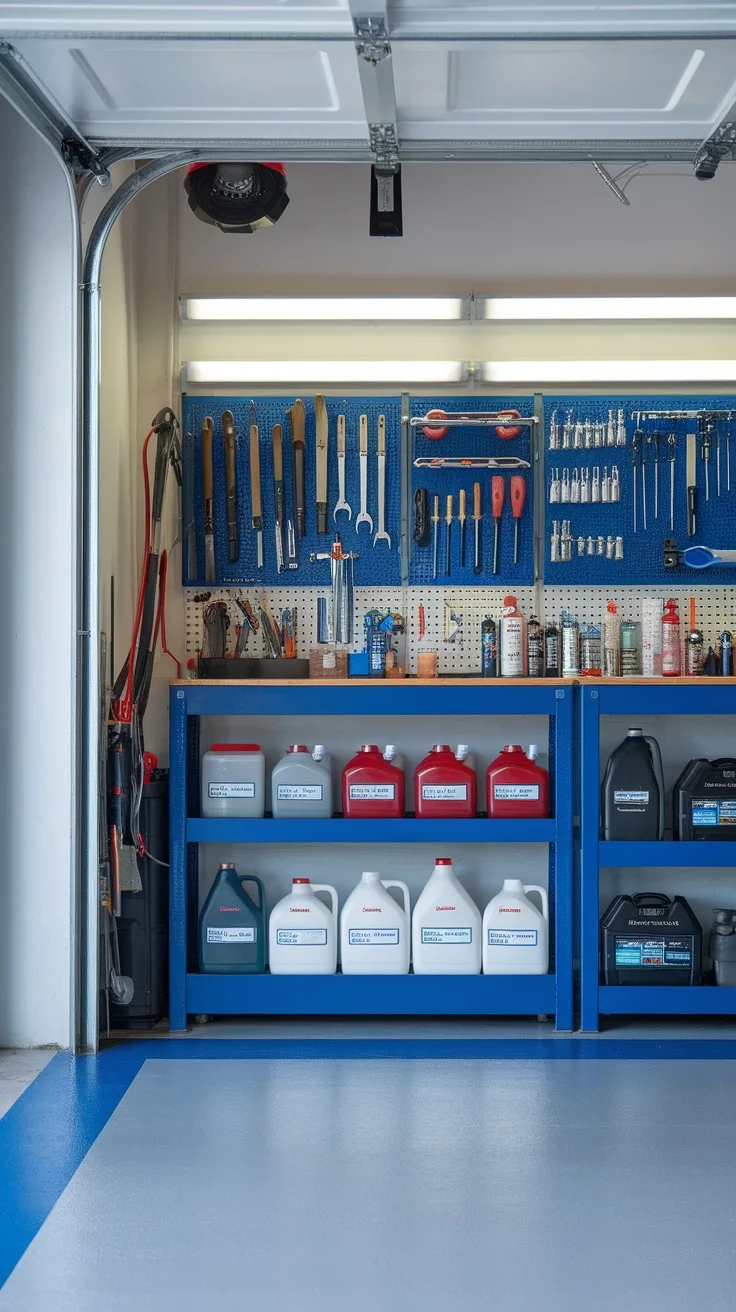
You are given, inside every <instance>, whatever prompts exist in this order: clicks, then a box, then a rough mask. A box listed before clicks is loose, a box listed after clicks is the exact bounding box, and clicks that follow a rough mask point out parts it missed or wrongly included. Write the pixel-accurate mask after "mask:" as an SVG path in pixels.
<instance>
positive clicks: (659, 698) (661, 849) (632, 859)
mask: <svg viewBox="0 0 736 1312" xmlns="http://www.w3.org/2000/svg"><path fill="white" fill-rule="evenodd" d="M580 691H581V699H582V701H581V715H580V725H581V737H582V744H581V752H580V774H581V865H580V916H581V929H580V948H581V952H580V958H581V959H580V1013H581V1027H582V1029H583V1030H588V1031H595V1030H597V1029H598V1028H599V1018H600V1016H602V1015H639V1016H641V1015H645V1016H649V1015H652V1016H654V1015H660V1016H677V1015H681V1016H697V1015H701V1016H706V1015H708V1016H724V1015H728V1016H732V1015H736V989H728V988H717V987H709V986H707V985H703V986H702V987H700V988H670V987H668V986H666V985H665V986H659V987H658V986H656V985H654V986H645V987H641V988H638V987H636V986H630V985H604V984H601V983H600V978H601V977H600V966H599V948H600V928H599V923H600V908H599V892H598V880H599V871H600V869H601V868H602V867H614V868H615V867H619V868H620V867H624V866H633V867H647V866H649V867H660V868H661V867H684V866H696V867H697V866H706V867H707V866H721V867H723V866H736V852H734V849H733V848H732V846H731V844H730V843H709V842H697V843H678V842H674V841H664V842H662V843H633V842H632V843H606V842H602V841H601V840H600V837H599V835H600V717H601V716H602V715H627V716H629V717H631V720H632V723H635V722H636V717H638V716H644V715H646V716H651V715H736V684H734V682H733V681H730V680H729V681H720V680H719V681H715V680H713V681H712V682H711V681H709V682H707V683H706V682H705V681H704V680H702V679H694V680H689V681H688V680H677V681H676V682H674V681H673V682H670V681H669V680H662V679H658V680H656V682H653V683H643V682H641V683H621V682H620V681H619V682H617V683H615V684H613V683H612V684H608V683H605V682H600V681H597V682H596V685H595V687H587V686H584V687H583V688H582V689H581V690H580Z"/></svg>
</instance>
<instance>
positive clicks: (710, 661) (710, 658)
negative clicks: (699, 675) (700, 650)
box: [703, 647, 720, 679]
mask: <svg viewBox="0 0 736 1312" xmlns="http://www.w3.org/2000/svg"><path fill="white" fill-rule="evenodd" d="M703 674H704V675H705V677H706V678H707V679H713V678H715V676H716V675H717V674H720V669H719V660H718V657H717V656H716V653H715V652H714V650H713V648H712V647H709V648H708V651H707V654H706V657H705V660H704V661H703Z"/></svg>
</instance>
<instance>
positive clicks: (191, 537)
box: [186, 442, 197, 583]
mask: <svg viewBox="0 0 736 1312" xmlns="http://www.w3.org/2000/svg"><path fill="white" fill-rule="evenodd" d="M193 447H194V443H193V442H192V459H191V460H188V461H187V466H186V469H187V482H186V491H187V502H188V505H187V579H188V581H189V583H194V582H196V578H197V522H196V518H195V514H194V449H193Z"/></svg>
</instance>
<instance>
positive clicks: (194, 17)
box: [0, 0, 353, 37]
mask: <svg viewBox="0 0 736 1312" xmlns="http://www.w3.org/2000/svg"><path fill="white" fill-rule="evenodd" d="M352 30H353V24H352V20H351V18H350V10H349V6H348V0H319V3H315V0H270V3H269V0H230V3H222V2H221V0H199V3H197V2H196V0H184V2H183V3H181V0H148V2H146V0H107V3H104V0H103V3H101V4H89V3H86V4H79V3H74V0H71V3H69V0H47V2H46V3H45V4H29V3H28V0H25V2H24V0H20V3H18V2H17V0H16V3H8V0H1V2H0V31H3V32H11V31H13V32H48V33H72V32H73V33H78V34H87V35H95V36H112V35H114V34H117V33H121V34H123V35H125V34H127V35H131V34H136V35H137V34H139V33H140V34H142V35H146V34H157V33H161V34H163V33H167V32H184V33H189V32H191V33H192V34H196V33H214V34H217V33H222V34H223V35H224V34H226V33H245V34H247V33H254V34H260V33H263V34H266V35H269V34H271V35H279V36H296V35H298V34H300V33H303V34H307V35H309V33H313V32H318V33H322V34H325V33H330V34H335V35H338V36H340V35H341V36H346V37H349V36H350V34H351V33H352Z"/></svg>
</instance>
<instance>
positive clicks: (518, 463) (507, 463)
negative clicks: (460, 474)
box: [414, 456, 531, 469]
mask: <svg viewBox="0 0 736 1312" xmlns="http://www.w3.org/2000/svg"><path fill="white" fill-rule="evenodd" d="M414 468H415V469H531V465H530V464H529V461H528V460H521V459H520V458H519V457H518V456H437V457H435V456H418V457H417V459H416V460H415V461H414Z"/></svg>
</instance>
